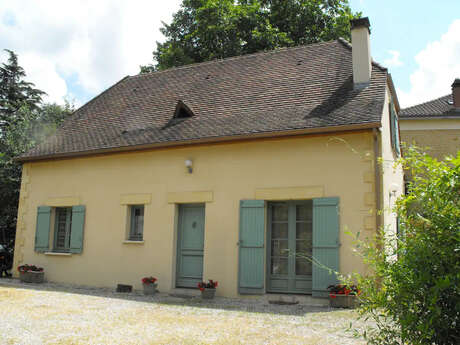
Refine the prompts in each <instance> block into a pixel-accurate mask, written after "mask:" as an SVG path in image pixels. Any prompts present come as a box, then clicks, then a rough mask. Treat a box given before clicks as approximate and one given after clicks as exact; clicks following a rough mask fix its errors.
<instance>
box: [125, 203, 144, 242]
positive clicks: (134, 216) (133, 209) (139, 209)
mask: <svg viewBox="0 0 460 345" xmlns="http://www.w3.org/2000/svg"><path fill="white" fill-rule="evenodd" d="M130 217H131V220H130V228H129V236H128V240H130V241H142V240H143V238H144V205H132V206H130Z"/></svg>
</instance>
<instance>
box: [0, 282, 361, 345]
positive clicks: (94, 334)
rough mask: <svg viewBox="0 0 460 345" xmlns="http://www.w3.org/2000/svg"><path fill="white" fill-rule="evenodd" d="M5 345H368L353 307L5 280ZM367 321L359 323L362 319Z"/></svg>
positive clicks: (1, 339) (1, 330)
mask: <svg viewBox="0 0 460 345" xmlns="http://www.w3.org/2000/svg"><path fill="white" fill-rule="evenodd" d="M0 311H1V313H0V315H1V316H0V344H2V345H3V344H27V345H34V344H68V345H70V344H124V345H125V344H337V345H339V344H340V345H346V344H364V341H363V340H362V339H355V338H353V337H352V334H351V333H350V332H347V331H346V328H347V327H348V325H349V323H350V321H351V320H353V319H354V318H355V314H354V313H353V312H352V311H344V310H331V309H329V308H320V307H316V308H313V307H306V306H300V305H292V306H286V305H282V306H281V305H271V304H266V303H262V302H258V301H253V300H237V299H229V298H216V299H215V300H213V301H209V302H204V301H201V299H199V298H191V299H190V298H189V299H186V298H178V297H171V296H168V295H166V294H160V295H158V296H155V297H153V298H152V297H147V296H143V295H141V294H140V293H137V292H134V293H131V294H121V293H115V292H113V291H112V290H109V289H92V288H82V287H74V286H68V285H58V284H51V283H45V284H41V285H34V284H21V283H20V282H19V281H17V280H14V279H1V280H0ZM357 325H360V326H363V325H362V324H357Z"/></svg>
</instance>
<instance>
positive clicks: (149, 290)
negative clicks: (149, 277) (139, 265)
mask: <svg viewBox="0 0 460 345" xmlns="http://www.w3.org/2000/svg"><path fill="white" fill-rule="evenodd" d="M142 286H143V287H144V295H151V296H153V295H155V293H156V292H157V286H158V284H156V283H153V284H152V283H143V284H142Z"/></svg>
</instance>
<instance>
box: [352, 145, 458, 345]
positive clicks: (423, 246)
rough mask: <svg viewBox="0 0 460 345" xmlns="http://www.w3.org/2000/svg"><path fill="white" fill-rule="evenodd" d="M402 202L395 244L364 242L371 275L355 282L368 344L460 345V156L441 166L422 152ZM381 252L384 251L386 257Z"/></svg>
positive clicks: (413, 154)
mask: <svg viewBox="0 0 460 345" xmlns="http://www.w3.org/2000/svg"><path fill="white" fill-rule="evenodd" d="M406 151H407V154H406V157H405V158H404V159H403V160H402V164H403V166H404V167H405V168H406V169H408V170H409V172H410V173H411V176H412V181H411V182H410V184H409V188H408V193H407V195H405V196H403V197H401V198H399V200H398V201H397V204H396V207H395V212H396V213H397V214H398V216H399V222H400V225H399V232H398V234H397V236H389V235H388V234H387V235H386V236H385V239H383V238H382V239H380V240H379V241H377V242H374V243H373V244H371V245H369V244H366V242H360V245H361V246H363V247H362V248H364V250H363V251H362V253H363V254H364V255H363V257H364V259H365V262H367V263H368V264H369V265H370V268H371V272H373V273H372V274H371V275H368V276H359V275H358V276H357V277H355V279H357V280H358V282H359V284H360V286H361V288H362V290H363V292H364V293H363V296H362V298H361V300H362V304H361V307H360V309H359V311H360V313H361V315H362V316H363V317H365V318H370V319H372V320H373V321H374V322H375V325H376V326H375V327H374V328H372V329H368V330H366V332H365V333H364V335H365V336H366V338H367V340H368V342H369V343H370V344H413V345H418V344H420V345H422V344H439V345H444V344H445V345H447V344H451V345H454V344H460V151H459V152H458V155H457V157H455V158H454V157H450V158H446V159H445V160H444V161H437V160H435V159H433V158H431V157H430V156H428V155H427V154H424V153H421V152H420V151H419V150H418V149H417V148H415V147H411V148H408V149H407V150H406ZM382 248H384V250H382Z"/></svg>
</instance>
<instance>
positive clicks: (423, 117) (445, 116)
mask: <svg viewBox="0 0 460 345" xmlns="http://www.w3.org/2000/svg"><path fill="white" fill-rule="evenodd" d="M459 118H460V114H458V115H442V116H409V117H405V116H399V120H400V121H401V120H402V121H406V120H408V121H412V120H458V119H459Z"/></svg>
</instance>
